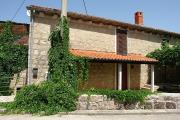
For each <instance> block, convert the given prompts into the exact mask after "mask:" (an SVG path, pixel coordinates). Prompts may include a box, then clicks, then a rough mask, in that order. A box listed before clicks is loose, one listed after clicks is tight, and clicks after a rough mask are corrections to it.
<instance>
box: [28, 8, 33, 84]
mask: <svg viewBox="0 0 180 120" xmlns="http://www.w3.org/2000/svg"><path fill="white" fill-rule="evenodd" d="M33 24H34V23H33V16H32V11H30V30H29V40H28V79H27V84H28V85H30V84H31V83H32V39H33V37H32V30H33Z"/></svg>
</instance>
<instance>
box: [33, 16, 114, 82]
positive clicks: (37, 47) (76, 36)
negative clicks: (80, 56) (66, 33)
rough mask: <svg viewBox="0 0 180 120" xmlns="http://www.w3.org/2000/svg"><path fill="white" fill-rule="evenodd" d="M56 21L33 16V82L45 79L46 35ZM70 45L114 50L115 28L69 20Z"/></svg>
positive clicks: (98, 49) (99, 49)
mask: <svg viewBox="0 0 180 120" xmlns="http://www.w3.org/2000/svg"><path fill="white" fill-rule="evenodd" d="M56 23H57V18H56V19H55V18H54V19H53V18H52V17H48V16H42V17H41V16H39V17H38V16H35V17H34V24H33V30H32V39H31V42H32V58H31V59H32V68H38V76H37V78H36V79H33V83H37V84H38V83H39V82H41V81H43V80H44V79H45V76H46V72H47V71H48V50H49V48H50V41H48V37H49V35H50V32H51V30H52V29H53V28H54V26H55V24H56ZM70 47H71V48H72V49H84V50H96V51H106V52H115V28H113V27H108V26H100V25H95V24H91V23H88V22H82V21H76V22H75V21H73V20H70Z"/></svg>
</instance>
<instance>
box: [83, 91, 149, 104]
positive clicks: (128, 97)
mask: <svg viewBox="0 0 180 120" xmlns="http://www.w3.org/2000/svg"><path fill="white" fill-rule="evenodd" d="M85 93H87V94H97V95H107V97H108V98H111V99H114V100H115V101H117V102H119V103H125V104H131V103H137V102H143V101H144V99H145V98H146V97H147V96H148V95H150V94H152V93H151V92H150V91H148V90H124V91H118V90H109V89H90V90H89V91H86V92H85Z"/></svg>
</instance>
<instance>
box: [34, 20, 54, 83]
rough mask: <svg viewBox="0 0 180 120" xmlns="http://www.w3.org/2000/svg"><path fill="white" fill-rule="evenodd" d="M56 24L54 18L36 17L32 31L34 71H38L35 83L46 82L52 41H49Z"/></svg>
mask: <svg viewBox="0 0 180 120" xmlns="http://www.w3.org/2000/svg"><path fill="white" fill-rule="evenodd" d="M55 24H56V20H54V19H52V18H48V17H47V18H43V17H35V18H34V24H33V30H32V39H31V43H32V58H31V59H32V69H33V68H37V69H38V75H37V78H34V79H33V83H35V84H38V83H39V82H41V81H44V80H45V76H46V73H47V71H48V50H49V48H50V41H49V40H48V38H49V35H50V31H51V30H52V29H53V27H54V26H55Z"/></svg>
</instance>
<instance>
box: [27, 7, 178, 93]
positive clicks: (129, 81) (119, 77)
mask: <svg viewBox="0 0 180 120" xmlns="http://www.w3.org/2000/svg"><path fill="white" fill-rule="evenodd" d="M27 9H28V11H30V14H31V24H30V35H29V43H28V44H29V58H28V59H29V65H28V75H29V77H28V83H29V84H31V83H35V84H38V83H40V82H41V81H44V80H45V79H46V77H47V71H48V50H49V48H50V41H48V37H49V34H50V31H51V30H52V29H53V28H54V26H55V25H56V23H57V21H58V19H59V17H60V11H59V10H57V9H51V8H45V7H39V6H28V7H27ZM68 19H69V24H70V52H71V53H72V54H74V55H76V56H82V57H88V58H89V59H90V60H91V63H90V67H89V78H88V81H87V83H86V86H85V87H87V88H89V87H95V88H96V87H97V88H110V89H118V90H124V89H141V88H144V87H145V86H147V85H148V84H150V83H151V90H152V91H154V79H156V76H158V75H156V73H154V64H156V63H157V62H158V61H157V60H155V59H151V58H147V57H146V55H147V54H148V53H149V52H151V51H154V50H155V49H156V48H160V47H161V42H162V41H163V38H164V36H168V37H169V38H170V41H169V42H170V43H172V44H173V43H175V42H176V41H178V39H179V38H180V34H179V33H175V32H169V31H166V30H160V29H155V28H151V27H146V26H144V25H143V13H142V12H136V13H135V24H129V23H125V22H120V21H116V20H110V19H106V18H100V17H95V16H90V15H83V14H79V13H74V12H68ZM154 76H155V77H154Z"/></svg>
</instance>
